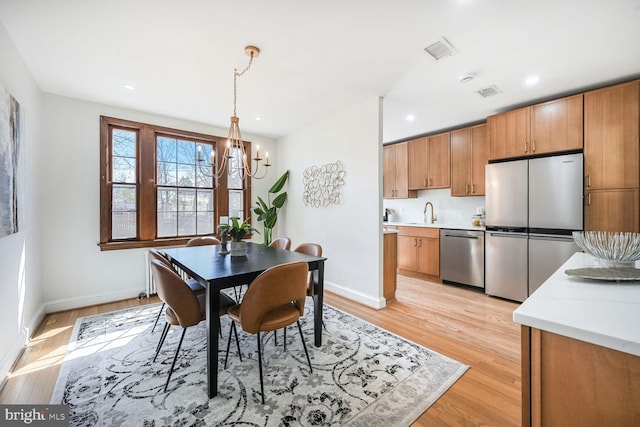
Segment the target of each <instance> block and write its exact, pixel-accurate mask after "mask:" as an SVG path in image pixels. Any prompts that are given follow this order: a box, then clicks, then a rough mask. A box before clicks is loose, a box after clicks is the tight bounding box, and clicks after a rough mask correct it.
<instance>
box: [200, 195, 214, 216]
mask: <svg viewBox="0 0 640 427" xmlns="http://www.w3.org/2000/svg"><path fill="white" fill-rule="evenodd" d="M197 194H198V201H197V203H198V205H197V206H198V209H197V210H198V212H204V211H213V191H212V190H198V193H197Z"/></svg>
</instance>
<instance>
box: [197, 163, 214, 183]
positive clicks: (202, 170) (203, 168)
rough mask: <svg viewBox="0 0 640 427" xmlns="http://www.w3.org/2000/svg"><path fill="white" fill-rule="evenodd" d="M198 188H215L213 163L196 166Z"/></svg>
mask: <svg viewBox="0 0 640 427" xmlns="http://www.w3.org/2000/svg"><path fill="white" fill-rule="evenodd" d="M196 187H198V188H203V187H205V188H211V187H213V168H212V167H211V163H208V162H207V163H204V164H202V163H198V165H197V166H196Z"/></svg>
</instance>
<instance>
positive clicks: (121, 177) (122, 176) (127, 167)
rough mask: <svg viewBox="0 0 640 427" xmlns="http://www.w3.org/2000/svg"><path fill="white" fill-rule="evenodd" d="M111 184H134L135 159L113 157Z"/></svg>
mask: <svg viewBox="0 0 640 427" xmlns="http://www.w3.org/2000/svg"><path fill="white" fill-rule="evenodd" d="M112 176H113V182H127V183H132V184H135V182H136V159H135V158H131V157H113V172H112Z"/></svg>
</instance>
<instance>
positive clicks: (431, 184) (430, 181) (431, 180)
mask: <svg viewBox="0 0 640 427" xmlns="http://www.w3.org/2000/svg"><path fill="white" fill-rule="evenodd" d="M432 186H433V179H431V178H429V187H432Z"/></svg>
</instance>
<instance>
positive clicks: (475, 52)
mask: <svg viewBox="0 0 640 427" xmlns="http://www.w3.org/2000/svg"><path fill="white" fill-rule="evenodd" d="M0 21H1V22H2V24H3V25H4V27H5V28H6V30H7V31H8V33H9V35H10V37H11V38H12V40H13V42H14V44H15V45H16V47H17V49H18V50H19V52H20V53H21V55H22V57H23V58H24V61H25V62H26V64H27V66H28V67H29V69H30V70H31V72H32V73H33V77H34V78H35V80H36V82H37V84H38V85H39V86H40V88H41V89H42V90H43V91H44V92H49V93H54V94H58V95H63V96H69V97H73V98H79V99H84V100H88V101H94V102H99V103H104V104H109V105H114V106H119V107H124V108H130V109H135V110H142V111H147V112H151V113H156V114H162V115H167V116H172V117H177V118H181V119H186V120H192V121H197V122H204V123H210V124H213V125H216V126H221V127H227V126H228V123H229V117H230V116H231V113H232V111H233V69H234V68H238V69H242V68H244V67H245V66H246V65H247V62H248V57H247V56H246V55H245V54H244V46H245V45H256V46H258V47H259V48H260V49H261V54H260V56H259V57H258V58H256V59H255V61H254V63H253V65H252V67H251V69H250V70H249V71H248V72H247V73H246V74H245V75H243V76H242V77H240V78H239V79H238V94H237V97H238V98H237V101H238V109H237V112H238V116H239V117H240V119H241V120H240V127H241V129H242V130H243V132H245V133H247V132H250V133H255V134H259V135H265V136H271V137H275V138H278V137H281V136H284V135H287V134H289V133H291V132H294V131H296V130H298V129H300V128H303V127H305V126H307V125H310V124H312V123H315V122H317V121H320V120H322V119H323V118H325V117H328V116H330V115H332V114H335V113H336V112H338V111H342V110H345V109H348V108H349V107H351V106H353V105H356V104H358V103H360V102H365V101H366V100H367V99H371V97H376V96H382V97H384V112H383V117H384V118H383V135H384V136H383V140H384V141H385V142H389V141H395V140H398V139H402V138H406V137H410V136H414V135H418V134H424V133H430V132H435V131H438V130H442V129H446V128H451V127H455V126H459V125H463V124H467V123H473V122H477V121H480V120H483V119H484V118H485V117H486V116H488V115H491V114H494V113H496V112H500V111H505V110H507V109H510V108H512V107H515V106H519V105H523V104H526V103H531V102H532V101H538V100H544V99H549V98H551V97H555V96H558V95H561V94H568V93H572V92H576V91H579V90H583V89H589V88H592V87H596V86H601V85H603V84H605V83H610V82H617V81H621V80H626V79H630V78H635V77H640V0H608V1H606V2H605V1H601V0H561V1H559V0H537V1H535V0H517V1H515V0H431V1H427V0H403V1H395V2H394V1H391V0H350V1H344V0H324V1H308V0H277V1H265V0H241V1H226V2H221V1H217V0H189V1H177V0H109V1H107V2H105V1H100V2H98V1H96V0H0ZM440 37H445V38H446V39H447V40H448V41H449V42H450V43H451V44H452V45H453V46H454V47H455V49H456V50H457V53H456V54H455V55H452V56H448V57H445V58H443V59H440V60H439V61H436V60H435V59H433V58H432V57H431V56H429V55H428V54H427V53H426V52H425V51H424V48H425V47H427V46H428V45H430V44H432V43H433V42H435V41H437V40H438V39H440ZM465 73H473V74H475V77H474V78H473V79H472V80H471V81H469V82H467V83H461V82H460V81H459V79H460V76H461V75H463V74H465ZM533 75H535V76H538V78H539V82H538V83H537V84H536V85H533V86H527V85H526V84H525V83H524V81H525V79H526V78H528V77H530V76H533ZM125 85H132V86H134V87H135V89H133V90H132V89H127V88H125ZM490 85H496V86H497V88H498V89H499V90H500V93H498V94H497V95H494V96H491V97H488V98H483V97H482V96H480V95H479V94H478V93H477V91H478V90H480V89H482V88H485V87H487V86H490ZM409 115H413V117H414V120H413V121H408V120H407V116H409ZM257 118H260V120H257ZM372 143H375V142H373V141H372Z"/></svg>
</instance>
